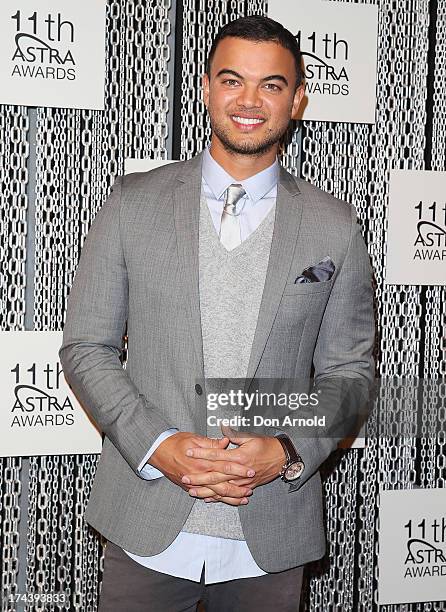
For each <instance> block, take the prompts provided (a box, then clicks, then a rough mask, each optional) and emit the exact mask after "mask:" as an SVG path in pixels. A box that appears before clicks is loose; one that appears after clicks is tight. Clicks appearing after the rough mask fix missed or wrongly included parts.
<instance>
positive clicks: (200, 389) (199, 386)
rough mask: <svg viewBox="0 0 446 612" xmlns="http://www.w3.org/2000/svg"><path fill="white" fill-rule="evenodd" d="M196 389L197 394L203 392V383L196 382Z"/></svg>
mask: <svg viewBox="0 0 446 612" xmlns="http://www.w3.org/2000/svg"><path fill="white" fill-rule="evenodd" d="M195 391H196V392H197V395H201V394H202V393H203V389H202V388H201V385H199V384H196V385H195Z"/></svg>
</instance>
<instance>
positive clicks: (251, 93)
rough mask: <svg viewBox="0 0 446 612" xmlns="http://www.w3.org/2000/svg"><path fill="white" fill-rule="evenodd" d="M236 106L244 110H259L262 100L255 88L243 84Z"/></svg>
mask: <svg viewBox="0 0 446 612" xmlns="http://www.w3.org/2000/svg"><path fill="white" fill-rule="evenodd" d="M237 104H238V105H239V106H240V107H241V106H243V107H245V108H260V107H261V106H262V99H261V97H260V96H259V91H258V89H257V87H256V86H255V85H248V84H246V83H245V85H244V86H243V87H242V88H241V90H240V92H239V95H238V97H237Z"/></svg>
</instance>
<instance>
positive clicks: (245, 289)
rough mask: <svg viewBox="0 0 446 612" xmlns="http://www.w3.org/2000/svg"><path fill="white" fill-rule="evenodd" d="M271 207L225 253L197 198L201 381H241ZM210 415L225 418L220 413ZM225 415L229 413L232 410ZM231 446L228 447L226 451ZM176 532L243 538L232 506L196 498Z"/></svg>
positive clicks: (213, 433) (215, 433)
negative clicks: (250, 229) (244, 238)
mask: <svg viewBox="0 0 446 612" xmlns="http://www.w3.org/2000/svg"><path fill="white" fill-rule="evenodd" d="M275 208H276V207H275V205H274V206H273V207H272V209H271V210H270V211H269V213H268V215H267V216H266V217H265V218H264V219H263V220H262V222H261V223H260V225H259V226H258V227H257V228H256V229H255V231H254V232H252V233H251V234H250V235H249V236H248V238H246V240H244V241H243V242H242V243H241V244H240V245H239V246H237V247H236V248H235V249H232V250H231V251H227V250H226V249H225V247H224V246H223V245H222V244H221V242H220V239H219V237H218V235H217V233H216V231H215V228H214V225H213V222H212V218H211V213H210V211H209V208H208V205H207V202H206V199H205V197H204V194H203V193H202V195H201V199H200V220H199V293H200V311H201V330H202V337H203V358H204V374H205V377H206V378H245V377H246V374H247V370H248V363H249V357H250V354H251V347H252V342H253V339H254V332H255V328H256V325H257V318H258V314H259V308H260V302H261V299H262V293H263V287H264V284H265V277H266V270H267V267H268V260H269V254H270V248H271V239H272V234H273V229H274V216H275ZM229 410H230V409H229ZM215 413H216V414H217V415H218V416H226V414H223V413H222V411H220V410H219V411H215ZM230 414H232V415H233V414H234V410H233V409H232V413H230ZM207 435H208V436H209V437H221V435H222V433H221V429H220V427H216V426H212V427H211V426H209V424H208V426H207ZM233 447H234V445H233V444H232V443H230V445H229V447H228V448H233ZM253 495H255V489H254V493H253ZM241 508H243V506H241ZM182 530H183V531H187V532H190V533H199V534H203V535H210V536H218V537H223V538H234V539H237V540H244V539H245V538H244V535H243V530H242V526H241V523H240V518H239V514H238V508H237V506H230V505H228V504H225V503H222V502H218V503H215V502H209V503H206V502H205V501H204V500H202V499H196V500H195V502H194V504H193V506H192V509H191V512H190V514H189V516H188V518H187V520H186V522H185V523H184V525H183V529H182Z"/></svg>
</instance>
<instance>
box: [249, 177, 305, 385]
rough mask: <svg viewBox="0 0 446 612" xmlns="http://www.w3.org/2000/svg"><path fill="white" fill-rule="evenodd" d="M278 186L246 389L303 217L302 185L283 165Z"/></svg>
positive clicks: (251, 376)
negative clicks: (269, 249) (298, 184)
mask: <svg viewBox="0 0 446 612" xmlns="http://www.w3.org/2000/svg"><path fill="white" fill-rule="evenodd" d="M277 187H278V189H277V200H276V214H275V220H274V230H273V236H272V240H271V251H270V256H269V261H268V268H267V270H266V278H265V286H264V288H263V294H262V300H261V302H260V310H259V316H258V319H257V326H256V330H255V333H254V340H253V343H252V348H251V356H250V359H249V365H248V372H247V376H246V384H245V390H247V389H248V388H249V384H250V382H251V380H252V378H253V377H254V376H255V374H256V371H257V368H258V365H259V362H260V359H261V357H262V354H263V351H264V349H265V345H266V342H267V340H268V336H269V335H270V333H271V328H272V326H273V323H274V319H275V317H276V314H277V310H278V308H279V303H280V300H281V298H282V293H283V290H284V288H285V283H286V281H287V278H288V274H289V271H290V267H291V262H292V260H293V255H294V249H295V246H296V241H297V235H298V232H299V227H300V222H301V218H302V202H301V199H300V198H299V197H297V196H298V195H299V194H300V190H299V187H298V186H297V182H296V181H295V180H294V178H293V177H292V176H291V175H290V174H288V172H287V171H286V170H285V169H284V168H283V167H281V168H280V175H279V183H278V186H277Z"/></svg>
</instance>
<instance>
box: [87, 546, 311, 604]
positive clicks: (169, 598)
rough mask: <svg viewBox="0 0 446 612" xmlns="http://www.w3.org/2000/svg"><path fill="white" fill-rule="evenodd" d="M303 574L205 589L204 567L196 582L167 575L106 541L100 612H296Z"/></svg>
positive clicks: (291, 571)
mask: <svg viewBox="0 0 446 612" xmlns="http://www.w3.org/2000/svg"><path fill="white" fill-rule="evenodd" d="M303 569H304V567H303V566H302V565H300V566H299V567H294V568H291V569H289V570H285V571H283V572H276V573H271V574H266V575H264V576H256V577H254V578H239V579H237V580H227V581H225V582H216V583H214V584H205V583H204V568H203V572H202V574H201V582H194V581H193V580H187V579H185V578H177V577H175V576H169V575H168V574H163V573H161V572H156V571H154V570H152V569H148V568H147V567H144V566H142V565H140V564H139V563H137V562H136V561H134V560H133V559H132V558H130V557H129V556H128V555H126V553H125V552H124V551H123V550H122V549H121V548H120V547H119V546H116V544H113V542H107V545H106V547H105V557H104V577H103V581H102V591H101V596H100V599H99V612H195V611H196V610H197V605H198V603H199V602H200V601H201V602H202V604H203V605H204V609H205V610H206V612H251V611H252V612H270V611H272V610H280V612H298V611H299V600H300V591H301V586H302V576H303ZM200 609H202V608H200Z"/></svg>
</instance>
